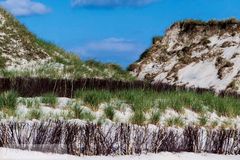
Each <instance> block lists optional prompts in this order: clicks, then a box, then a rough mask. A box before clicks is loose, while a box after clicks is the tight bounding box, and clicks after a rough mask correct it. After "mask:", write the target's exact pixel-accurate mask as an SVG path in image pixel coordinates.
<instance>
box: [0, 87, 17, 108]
mask: <svg viewBox="0 0 240 160" xmlns="http://www.w3.org/2000/svg"><path fill="white" fill-rule="evenodd" d="M17 98H18V94H17V93H16V92H15V91H7V92H3V93H2V94H0V109H4V108H6V109H10V110H16V106H17Z"/></svg>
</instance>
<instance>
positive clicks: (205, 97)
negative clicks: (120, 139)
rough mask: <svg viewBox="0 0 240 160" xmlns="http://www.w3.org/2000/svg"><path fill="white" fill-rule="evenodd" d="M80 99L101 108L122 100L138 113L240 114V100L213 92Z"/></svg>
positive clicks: (103, 94) (90, 93) (87, 94)
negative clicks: (106, 104) (153, 110)
mask: <svg viewBox="0 0 240 160" xmlns="http://www.w3.org/2000/svg"><path fill="white" fill-rule="evenodd" d="M75 97H76V98H80V99H82V100H83V101H84V102H85V103H86V104H89V105H91V106H93V108H95V109H98V105H99V104H100V103H103V102H109V101H110V100H111V99H119V100H121V101H123V102H125V103H127V104H129V105H130V106H131V108H132V110H133V111H134V112H138V114H140V113H141V112H147V111H149V110H150V109H152V108H156V109H157V110H158V111H160V112H163V111H165V110H166V109H167V108H172V109H174V110H175V111H177V112H182V111H183V109H184V108H188V109H191V110H193V111H195V112H197V113H200V114H202V113H205V112H206V111H210V112H213V111H216V113H217V114H218V115H220V116H221V115H222V116H229V117H232V116H237V115H240V100H239V99H236V98H233V97H219V96H216V95H214V94H213V93H209V92H206V93H202V94H198V93H195V92H191V91H162V92H155V91H152V90H139V89H135V90H119V91H113V92H110V91H106V90H80V91H77V92H76V94H75Z"/></svg>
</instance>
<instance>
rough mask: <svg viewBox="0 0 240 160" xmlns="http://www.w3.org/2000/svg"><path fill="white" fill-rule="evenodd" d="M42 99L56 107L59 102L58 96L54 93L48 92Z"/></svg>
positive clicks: (43, 101)
mask: <svg viewBox="0 0 240 160" xmlns="http://www.w3.org/2000/svg"><path fill="white" fill-rule="evenodd" d="M41 101H42V103H45V104H47V105H50V106H51V107H55V106H56V104H57V97H56V95H54V94H52V93H47V94H44V95H43V97H42V99H41Z"/></svg>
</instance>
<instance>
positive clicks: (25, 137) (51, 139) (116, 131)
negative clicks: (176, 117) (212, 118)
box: [0, 121, 240, 156]
mask: <svg viewBox="0 0 240 160" xmlns="http://www.w3.org/2000/svg"><path fill="white" fill-rule="evenodd" d="M0 147H6V148H17V149H27V150H33V151H42V152H53V153H60V154H71V155H78V156H81V155H131V154H145V153H159V152H162V151H168V152H181V151H185V152H208V153H217V154H234V155H239V154H240V131H239V130H237V129H206V128H200V127H194V126H187V127H185V128H183V129H179V128H166V127H162V126H153V125H151V126H136V125H128V124H114V125H102V126H98V125H96V124H84V123H77V122H68V121H45V122H39V121H35V122H33V121H28V122H14V121H8V122H0Z"/></svg>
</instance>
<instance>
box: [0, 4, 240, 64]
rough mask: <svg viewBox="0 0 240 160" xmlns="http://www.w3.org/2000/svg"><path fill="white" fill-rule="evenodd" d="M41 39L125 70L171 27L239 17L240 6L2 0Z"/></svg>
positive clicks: (84, 56) (82, 56)
mask: <svg viewBox="0 0 240 160" xmlns="http://www.w3.org/2000/svg"><path fill="white" fill-rule="evenodd" d="M0 5H2V6H4V7H5V8H7V9H8V10H9V11H11V12H12V13H13V14H14V15H15V16H16V17H17V18H18V19H19V20H20V21H21V22H22V23H23V24H25V25H26V26H27V27H28V28H29V29H30V30H31V31H32V32H33V33H35V34H36V35H37V36H39V37H40V38H43V39H45V40H47V41H51V42H54V43H56V44H57V45H60V46H61V47H63V48H65V49H66V50H68V51H72V52H75V53H76V54H78V55H79V56H80V57H81V58H82V59H88V58H93V59H96V60H99V61H103V62H113V63H118V64H120V65H121V66H123V67H126V66H128V65H129V64H130V63H132V62H134V61H135V60H137V59H138V57H139V55H140V54H141V53H142V52H143V51H144V50H145V49H146V48H148V47H149V46H150V45H151V39H152V37H153V36H157V35H163V34H164V32H165V30H166V29H167V28H168V27H169V26H170V25H171V24H172V23H174V22H175V21H178V20H183V19H187V18H193V19H201V20H209V19H226V18H231V17H236V18H239V17H240V10H239V7H240V1H239V0H0Z"/></svg>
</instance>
